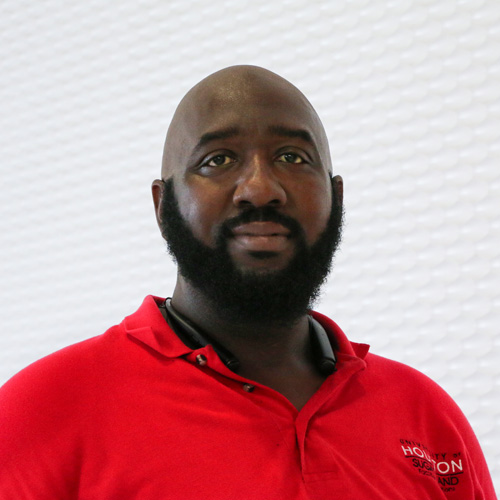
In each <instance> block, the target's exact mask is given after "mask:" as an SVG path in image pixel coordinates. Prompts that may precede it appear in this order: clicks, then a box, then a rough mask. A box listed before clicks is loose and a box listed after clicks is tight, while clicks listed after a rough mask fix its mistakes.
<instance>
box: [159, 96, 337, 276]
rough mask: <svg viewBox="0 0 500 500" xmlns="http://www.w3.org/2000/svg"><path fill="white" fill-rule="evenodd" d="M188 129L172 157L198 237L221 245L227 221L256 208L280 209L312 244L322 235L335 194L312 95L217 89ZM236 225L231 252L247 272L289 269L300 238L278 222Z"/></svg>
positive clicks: (183, 207) (186, 215)
mask: <svg viewBox="0 0 500 500" xmlns="http://www.w3.org/2000/svg"><path fill="white" fill-rule="evenodd" d="M193 108H194V109H193ZM182 129H183V130H182V134H180V135H181V141H180V144H178V145H177V147H176V148H174V151H172V158H168V157H167V158H166V161H167V162H171V163H172V164H173V165H174V166H173V168H172V169H171V171H172V178H173V180H174V186H175V192H176V196H177V199H178V202H179V207H180V212H181V215H182V217H183V219H184V220H185V221H186V222H187V224H188V225H189V227H190V228H191V230H192V231H193V234H194V235H195V237H196V238H198V240H199V241H201V242H202V243H204V244H205V245H206V246H208V247H211V248H215V246H216V240H217V235H218V234H219V232H220V229H221V227H222V225H223V224H224V223H225V222H226V221H227V220H229V219H232V218H234V217H237V216H238V215H240V214H241V213H242V212H244V211H245V210H246V209H248V208H251V207H256V208H261V207H273V208H274V209H275V210H276V212H277V213H279V214H281V215H283V216H285V217H289V218H291V219H292V220H294V221H296V222H297V223H298V225H299V226H300V228H301V229H302V231H303V234H304V238H305V242H306V244H307V245H309V246H310V245H312V244H313V243H314V242H315V241H317V239H318V237H319V235H320V234H321V232H322V231H323V230H324V229H325V227H326V223H327V220H328V217H329V215H330V211H331V206H332V195H331V184H330V181H329V175H328V171H327V168H326V166H325V158H324V152H323V151H322V150H321V148H320V133H319V131H318V124H317V119H316V116H315V114H314V112H313V111H312V109H311V108H310V106H308V105H307V104H306V102H305V101H303V100H299V99H298V98H297V96H296V95H293V94H292V95H288V94H287V93H284V92H283V91H280V89H278V90H277V89H272V88H271V89H265V90H264V91H262V90H259V92H255V91H247V92H246V93H245V92H242V93H239V94H237V95H235V96H229V97H228V96H227V94H224V95H223V96H220V95H218V94H215V95H213V94H212V95H211V96H210V97H209V98H203V99H198V100H197V101H196V102H195V104H194V105H193V106H192V108H190V109H188V110H187V112H186V114H185V118H184V120H183V122H182ZM166 154H167V155H168V154H169V153H168V151H167V152H166ZM231 229H232V234H231V237H230V238H228V241H227V248H228V252H229V255H230V256H231V258H232V260H233V262H234V265H235V266H236V267H238V268H239V269H240V270H242V271H244V272H245V271H248V272H262V273H267V272H272V271H275V270H279V269H283V268H284V267H285V266H286V265H287V264H288V263H289V262H290V260H291V259H292V257H293V256H294V255H295V253H296V251H297V239H296V237H294V235H292V234H291V233H290V230H289V228H287V227H286V226H284V225H282V224H280V223H278V222H270V221H252V222H247V223H243V224H241V225H238V226H234V227H232V228H231Z"/></svg>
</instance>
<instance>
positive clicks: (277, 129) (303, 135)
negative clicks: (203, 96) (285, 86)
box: [193, 125, 314, 153]
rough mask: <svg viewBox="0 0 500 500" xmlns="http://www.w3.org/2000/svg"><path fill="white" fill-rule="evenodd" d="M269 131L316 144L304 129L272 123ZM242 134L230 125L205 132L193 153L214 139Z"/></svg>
mask: <svg viewBox="0 0 500 500" xmlns="http://www.w3.org/2000/svg"><path fill="white" fill-rule="evenodd" d="M268 130H269V132H270V133H271V134H273V135H279V136H282V137H290V138H299V139H302V140H303V141H306V142H309V143H310V144H313V145H314V140H313V138H312V136H311V134H310V133H309V132H308V131H307V130H304V129H300V128H298V129H295V128H289V127H285V126H283V125H271V126H270V127H269V128H268ZM239 134H240V129H239V128H238V127H229V128H226V129H222V130H214V131H213V132H206V133H205V134H203V135H202V136H201V137H200V139H199V141H198V142H197V144H196V146H195V147H194V148H193V153H196V152H197V151H199V150H200V149H201V148H202V147H203V146H205V145H206V144H208V143H209V142H212V141H217V140H221V139H229V138H230V137H235V136H237V135H239Z"/></svg>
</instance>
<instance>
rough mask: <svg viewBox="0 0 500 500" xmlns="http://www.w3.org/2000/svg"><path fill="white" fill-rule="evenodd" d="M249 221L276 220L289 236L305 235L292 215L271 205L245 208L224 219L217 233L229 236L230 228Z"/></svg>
mask: <svg viewBox="0 0 500 500" xmlns="http://www.w3.org/2000/svg"><path fill="white" fill-rule="evenodd" d="M249 222H276V223H277V224H281V225H282V226H283V227H285V228H286V229H288V230H289V231H290V234H289V236H290V237H292V238H298V237H302V238H304V237H305V234H304V230H303V229H302V226H301V225H300V224H299V223H298V222H297V221H296V220H295V219H294V218H293V217H290V216H288V215H284V214H282V213H280V212H278V210H276V209H275V208H274V207H271V206H265V207H249V208H247V209H245V210H244V211H243V212H241V213H240V214H239V215H236V216H235V217H232V218H230V219H227V220H226V221H224V222H223V223H222V226H221V229H220V233H219V234H220V235H221V236H222V237H223V238H229V237H231V236H232V235H233V231H232V230H233V229H234V228H235V227H237V226H239V225H241V224H247V223H249Z"/></svg>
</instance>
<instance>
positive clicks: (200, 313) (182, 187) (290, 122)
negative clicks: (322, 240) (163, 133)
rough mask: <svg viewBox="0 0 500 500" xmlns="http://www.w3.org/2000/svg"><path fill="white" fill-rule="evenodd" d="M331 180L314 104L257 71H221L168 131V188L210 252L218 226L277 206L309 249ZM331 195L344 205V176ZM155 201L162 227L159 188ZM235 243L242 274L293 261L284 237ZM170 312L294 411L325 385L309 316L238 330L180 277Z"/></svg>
mask: <svg viewBox="0 0 500 500" xmlns="http://www.w3.org/2000/svg"><path fill="white" fill-rule="evenodd" d="M290 131H294V132H293V133H291V132H290ZM297 131H300V132H297ZM304 132H306V134H304ZM207 134H210V135H207ZM306 136H307V137H306ZM202 139H204V140H202ZM330 172H331V163H330V153H329V149H328V142H327V139H326V134H325V132H324V129H323V126H322V124H321V121H320V120H319V118H318V116H317V114H316V112H315V111H314V109H313V107H312V106H311V104H310V103H309V101H307V99H306V98H305V96H304V95H303V94H302V93H301V92H300V91H299V90H298V89H297V88H295V87H294V86H293V85H291V84H290V83H289V82H287V81H286V80H284V79H283V78H281V77H279V76H278V75H276V74H274V73H272V72H270V71H267V70H265V69H262V68H258V67H255V66H234V67H230V68H226V69H224V70H221V71H219V72H217V73H214V74H213V75H210V76H209V77H207V78H205V79H204V80H202V81H201V82H200V83H199V84H198V85H196V86H195V87H193V88H192V89H191V90H190V91H189V92H188V93H187V94H186V96H185V97H184V99H183V100H182V101H181V103H180V104H179V106H178V108H177V110H176V112H175V114H174V118H173V120H172V123H171V125H170V127H169V130H168V133H167V139H166V141H165V148H164V155H163V164H162V179H164V180H167V179H169V178H173V180H174V189H175V193H176V196H177V199H178V202H179V207H180V211H181V214H182V216H183V217H184V219H185V220H186V221H187V223H188V224H189V226H190V227H191V229H192V231H193V233H194V235H195V236H196V237H197V238H198V239H199V240H200V241H202V242H203V243H204V244H205V245H208V246H211V247H215V238H216V234H217V230H218V228H219V227H220V225H221V224H222V223H223V222H224V221H225V220H227V219H229V218H231V217H234V216H236V215H238V214H239V213H240V212H241V211H242V210H244V209H245V208H246V207H248V206H250V205H254V206H256V207H260V206H265V205H272V206H274V207H276V208H277V209H278V210H279V211H281V212H282V213H283V214H285V215H288V216H290V217H293V218H294V219H295V220H296V221H298V222H299V224H300V225H301V226H302V228H303V230H304V234H305V238H306V242H307V244H308V245H312V244H313V243H314V242H316V240H317V239H318V237H319V235H320V234H321V233H322V231H323V230H324V229H325V227H326V223H327V220H328V216H329V214H330V210H331V204H332V191H331V185H332V184H331V181H330ZM333 188H334V190H335V191H336V199H337V202H338V203H342V192H343V188H342V179H341V177H340V176H336V177H334V178H333ZM152 194H153V201H154V205H155V211H156V216H157V219H158V220H159V219H160V203H161V197H162V194H163V183H162V182H161V181H160V180H155V181H154V182H153V185H152ZM266 224H267V225H266ZM236 233H237V235H236V236H235V237H234V238H231V240H230V241H229V244H228V249H229V253H230V255H231V258H232V259H233V261H234V262H235V264H236V265H238V266H239V267H240V268H241V269H242V270H244V271H248V272H254V273H266V272H272V271H273V270H278V269H281V268H283V267H284V266H286V264H287V263H288V262H289V261H290V259H291V257H292V256H293V255H294V251H295V242H294V240H293V239H291V238H286V235H284V234H283V233H284V232H283V231H282V229H280V228H279V227H274V226H270V225H269V224H268V223H262V224H261V223H254V224H252V225H251V226H249V227H246V226H245V227H243V228H239V229H238V230H237V231H236ZM269 250H271V251H272V252H273V255H272V256H271V257H269V258H265V259H262V258H256V256H255V252H256V251H257V252H258V251H269ZM172 303H173V305H174V306H175V307H176V309H177V310H179V311H180V312H181V313H182V314H184V315H185V316H187V317H188V318H190V319H191V320H192V321H194V322H195V323H196V324H198V325H199V326H200V327H202V328H203V330H205V331H206V332H207V333H208V334H209V335H210V336H212V337H213V338H215V339H216V340H218V341H219V342H220V343H221V344H222V345H224V346H225V347H226V348H228V349H229V350H230V351H232V352H233V353H234V354H235V355H236V356H237V358H238V359H239V360H240V363H241V369H240V371H239V373H240V374H241V375H242V376H244V377H248V378H249V379H251V380H254V381H257V382H260V383H262V384H264V385H267V386H269V387H272V388H273V389H275V390H277V391H278V392H281V393H282V394H283V395H285V396H286V397H287V398H288V399H289V401H290V402H291V403H292V404H293V405H294V406H295V407H296V408H298V409H300V408H302V406H303V405H304V404H305V402H306V401H307V400H308V399H309V398H310V397H311V395H312V394H313V393H314V392H315V391H316V390H317V389H318V387H319V386H320V385H321V383H322V382H323V379H324V377H323V376H322V375H320V374H319V373H318V371H317V369H316V367H315V365H314V362H313V359H312V356H311V349H310V344H309V330H308V323H307V317H306V316H304V317H302V318H300V319H299V320H298V321H297V322H296V323H295V324H294V325H292V326H291V327H290V328H283V327H276V326H273V325H264V326H260V327H257V328H256V327H255V325H244V324H231V323H229V322H227V320H225V318H221V317H219V316H218V314H217V310H216V309H215V308H213V307H212V305H211V304H210V302H209V301H207V299H206V298H205V297H204V296H203V294H202V293H201V292H200V291H199V290H197V289H196V288H194V287H193V286H192V285H190V283H189V282H187V281H186V280H185V279H184V278H183V277H182V275H180V274H179V273H178V276H177V283H176V287H175V291H174V294H173V296H172Z"/></svg>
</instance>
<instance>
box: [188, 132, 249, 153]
mask: <svg viewBox="0 0 500 500" xmlns="http://www.w3.org/2000/svg"><path fill="white" fill-rule="evenodd" d="M239 133H240V130H239V129H238V128H237V127H230V128H226V129H223V130H215V131H214V132H207V133H205V134H203V135H202V136H201V137H200V140H199V141H198V143H197V144H196V146H195V147H194V149H193V151H194V152H196V151H198V150H199V149H201V148H202V147H203V146H204V145H205V144H207V143H209V142H212V141H216V140H219V139H229V138H230V137H234V136H236V135H238V134H239Z"/></svg>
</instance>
